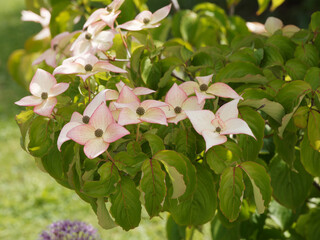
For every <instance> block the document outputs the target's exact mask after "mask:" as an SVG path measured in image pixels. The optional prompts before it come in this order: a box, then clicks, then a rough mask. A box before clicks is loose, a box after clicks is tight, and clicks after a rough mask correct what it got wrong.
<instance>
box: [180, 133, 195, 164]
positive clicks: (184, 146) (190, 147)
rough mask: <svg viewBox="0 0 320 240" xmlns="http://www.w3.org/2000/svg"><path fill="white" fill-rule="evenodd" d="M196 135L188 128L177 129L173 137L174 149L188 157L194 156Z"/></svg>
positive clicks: (192, 157)
mask: <svg viewBox="0 0 320 240" xmlns="http://www.w3.org/2000/svg"><path fill="white" fill-rule="evenodd" d="M196 147H197V143H196V136H195V134H194V133H193V132H192V131H190V129H186V130H183V129H179V131H178V133H177V136H176V139H175V150H176V151H177V152H179V153H182V154H184V155H186V156H188V157H189V158H190V159H194V158H195V157H196Z"/></svg>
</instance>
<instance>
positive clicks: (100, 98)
mask: <svg viewBox="0 0 320 240" xmlns="http://www.w3.org/2000/svg"><path fill="white" fill-rule="evenodd" d="M107 91H108V89H104V90H102V91H101V92H99V93H98V94H97V95H96V96H95V97H94V98H93V99H92V101H91V102H90V103H89V104H88V106H87V107H86V109H85V110H84V111H83V115H84V116H88V117H91V116H92V114H93V112H94V111H95V110H96V109H97V108H98V107H99V106H100V105H101V103H105V102H106V92H107Z"/></svg>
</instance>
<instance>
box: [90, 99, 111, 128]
mask: <svg viewBox="0 0 320 240" xmlns="http://www.w3.org/2000/svg"><path fill="white" fill-rule="evenodd" d="M111 123H114V119H113V117H112V114H111V112H110V110H109V108H108V107H107V106H106V104H105V103H104V102H103V103H101V104H100V106H99V107H98V108H97V109H96V110H95V111H94V112H93V114H92V116H91V118H90V121H89V124H90V125H91V126H94V128H95V129H98V128H100V129H101V130H102V131H105V130H106V129H107V127H108V125H109V124H111Z"/></svg>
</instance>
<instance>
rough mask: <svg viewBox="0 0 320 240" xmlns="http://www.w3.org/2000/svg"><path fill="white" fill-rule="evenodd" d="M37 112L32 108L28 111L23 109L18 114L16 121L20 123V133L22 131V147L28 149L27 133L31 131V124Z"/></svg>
mask: <svg viewBox="0 0 320 240" xmlns="http://www.w3.org/2000/svg"><path fill="white" fill-rule="evenodd" d="M34 117H35V114H34V112H33V111H32V110H28V111H22V112H21V113H19V114H18V115H16V122H17V124H18V125H19V128H20V133H21V141H20V144H21V147H22V148H23V149H24V150H26V149H27V148H26V147H27V144H28V141H29V140H28V139H27V133H28V131H29V128H30V125H31V123H32V120H33V119H34Z"/></svg>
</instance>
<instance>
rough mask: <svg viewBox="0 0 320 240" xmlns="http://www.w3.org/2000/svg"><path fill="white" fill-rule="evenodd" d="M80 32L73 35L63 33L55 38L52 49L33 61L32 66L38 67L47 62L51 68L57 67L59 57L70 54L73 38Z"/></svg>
mask: <svg viewBox="0 0 320 240" xmlns="http://www.w3.org/2000/svg"><path fill="white" fill-rule="evenodd" d="M78 32H79V31H75V32H72V33H69V32H63V33H60V34H58V35H57V36H55V37H54V38H53V39H52V40H51V47H50V48H49V49H47V50H46V51H45V52H44V53H42V54H41V55H40V56H39V57H38V58H37V59H36V60H34V61H33V63H32V65H36V64H39V63H41V62H42V61H45V62H46V64H48V65H49V66H51V67H54V68H55V67H57V62H56V61H57V55H58V53H61V54H62V55H64V56H68V55H69V53H70V51H69V50H70V49H69V46H68V45H70V40H71V39H72V38H73V36H74V35H75V34H77V33H78Z"/></svg>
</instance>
